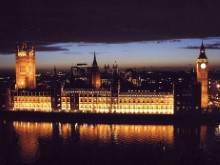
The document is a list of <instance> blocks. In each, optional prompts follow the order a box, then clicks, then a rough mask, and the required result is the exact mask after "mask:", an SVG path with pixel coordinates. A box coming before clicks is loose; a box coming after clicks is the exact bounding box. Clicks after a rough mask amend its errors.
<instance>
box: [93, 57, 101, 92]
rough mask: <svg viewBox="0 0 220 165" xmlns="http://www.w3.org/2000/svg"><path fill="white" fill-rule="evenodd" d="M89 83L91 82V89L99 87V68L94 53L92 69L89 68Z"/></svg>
mask: <svg viewBox="0 0 220 165" xmlns="http://www.w3.org/2000/svg"><path fill="white" fill-rule="evenodd" d="M91 82H92V87H93V88H100V87H101V76H100V72H99V67H98V64H97V61H96V56H95V53H94V59H93V63H92V67H91Z"/></svg>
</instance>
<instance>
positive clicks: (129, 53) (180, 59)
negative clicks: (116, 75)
mask: <svg viewBox="0 0 220 165" xmlns="http://www.w3.org/2000/svg"><path fill="white" fill-rule="evenodd" d="M202 41H203V42H204V45H205V48H206V55H207V57H208V60H209V66H210V69H219V68H218V64H219V63H220V60H219V58H218V56H219V49H220V47H219V45H220V44H219V43H220V38H219V37H215V38H205V39H177V40H163V41H142V42H128V43H114V44H113V43H85V42H78V43H57V44H49V45H46V46H44V47H40V46H39V45H37V44H36V68H37V70H47V71H48V70H52V69H53V67H54V66H56V67H57V69H58V70H69V69H70V67H71V66H72V65H73V66H74V65H76V64H77V63H87V64H88V66H91V64H92V59H93V53H94V52H95V53H96V56H97V62H98V65H99V67H100V69H103V68H104V65H108V64H109V66H110V67H111V66H112V65H113V64H115V61H116V63H117V64H118V66H119V69H122V68H149V69H164V68H166V69H174V68H175V69H180V70H181V69H189V68H195V62H196V59H197V58H198V54H199V49H200V46H201V43H202ZM0 58H1V62H0V66H1V67H0V70H1V71H2V70H13V69H14V68H15V52H14V53H13V54H11V53H9V54H2V53H1V54H0Z"/></svg>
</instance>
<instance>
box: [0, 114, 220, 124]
mask: <svg viewBox="0 0 220 165" xmlns="http://www.w3.org/2000/svg"><path fill="white" fill-rule="evenodd" d="M0 119H2V120H17V121H36V122H39V121H41V122H68V123H125V124H129V123H131V124H135V123H137V124H138V123H139V124H174V123H198V124H203V123H204V124H208V123H220V114H213V113H206V114H197V115H196V114H194V115H149V114H97V113H67V112H29V111H0Z"/></svg>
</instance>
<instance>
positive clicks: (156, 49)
mask: <svg viewBox="0 0 220 165" xmlns="http://www.w3.org/2000/svg"><path fill="white" fill-rule="evenodd" d="M219 8H220V1H219V0H139V1H136V0H120V2H118V1H116V0H93V1H90V0H47V1H45V0H16V1H14V0H7V2H3V3H2V4H1V6H0V12H1V14H0V18H1V26H0V69H1V70H4V69H14V67H15V47H16V43H17V42H21V41H34V42H35V43H36V47H37V48H36V64H37V69H43V68H45V69H51V68H53V66H57V68H58V69H59V68H60V69H69V67H70V66H71V65H75V64H76V63H87V64H89V65H91V63H92V59H93V56H92V54H93V52H94V51H95V52H96V55H97V61H98V64H99V66H100V68H103V66H104V64H109V65H110V66H111V65H112V64H114V62H115V61H117V63H118V65H119V67H145V68H154V67H155V68H164V67H166V68H173V67H177V68H180V69H181V68H186V67H193V66H195V61H196V58H197V57H198V54H199V47H200V45H201V42H202V40H203V41H204V44H205V46H206V54H207V57H208V59H209V64H210V66H211V67H218V66H219V64H220V58H219V56H220V51H219V50H220V10H219Z"/></svg>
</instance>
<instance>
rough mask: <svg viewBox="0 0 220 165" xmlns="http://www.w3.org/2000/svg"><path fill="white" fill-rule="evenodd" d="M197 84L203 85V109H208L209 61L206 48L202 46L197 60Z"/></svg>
mask: <svg viewBox="0 0 220 165" xmlns="http://www.w3.org/2000/svg"><path fill="white" fill-rule="evenodd" d="M196 71H197V82H200V83H201V107H202V108H208V59H207V57H206V55H205V47H204V45H203V42H202V45H201V48H200V54H199V57H198V58H197V66H196Z"/></svg>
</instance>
